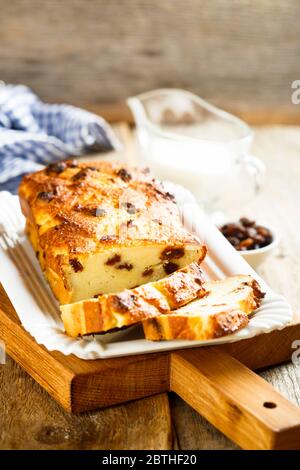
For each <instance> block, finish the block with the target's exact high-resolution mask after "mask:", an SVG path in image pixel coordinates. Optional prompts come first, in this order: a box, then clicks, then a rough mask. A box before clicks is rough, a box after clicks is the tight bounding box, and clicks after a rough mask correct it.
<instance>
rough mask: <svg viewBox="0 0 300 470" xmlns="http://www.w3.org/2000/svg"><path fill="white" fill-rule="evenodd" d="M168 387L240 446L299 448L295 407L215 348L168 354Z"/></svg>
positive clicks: (299, 410)
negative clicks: (169, 361) (169, 359)
mask: <svg viewBox="0 0 300 470" xmlns="http://www.w3.org/2000/svg"><path fill="white" fill-rule="evenodd" d="M170 366H171V370H170V389H171V390H172V391H173V392H175V393H177V394H178V395H179V396H180V397H181V398H182V399H183V400H184V401H186V402H187V403H188V404H189V405H190V406H192V408H194V409H195V410H196V411H198V412H199V413H200V414H201V415H202V416H204V417H205V418H206V419H207V420H208V421H209V422H210V423H212V424H213V425H214V426H216V427H217V428H218V429H219V430H220V431H222V432H223V433H224V434H225V435H226V436H227V437H229V438H230V439H232V440H233V441H235V442H236V443H237V444H239V445H240V446H241V447H242V448H243V449H300V408H299V407H297V406H295V405H293V404H292V403H291V402H289V401H288V400H287V399H285V398H284V397H283V396H282V395H280V394H279V393H278V392H276V390H275V389H274V388H273V387H272V386H271V385H270V384H269V383H268V382H266V381H265V380H263V379H262V378H261V377H260V376H258V375H257V374H255V373H254V372H252V371H251V370H250V369H248V368H247V367H246V366H244V365H243V364H241V363H240V362H239V361H237V360H236V359H234V358H233V357H231V356H230V355H228V354H226V353H224V352H222V351H219V350H217V349H216V348H215V349H213V348H199V349H197V350H196V349H189V350H184V351H182V350H181V351H179V352H174V353H172V354H171V364H170Z"/></svg>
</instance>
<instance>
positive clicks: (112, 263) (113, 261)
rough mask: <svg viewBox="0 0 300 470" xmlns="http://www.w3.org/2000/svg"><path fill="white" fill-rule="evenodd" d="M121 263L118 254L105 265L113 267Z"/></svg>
mask: <svg viewBox="0 0 300 470" xmlns="http://www.w3.org/2000/svg"><path fill="white" fill-rule="evenodd" d="M120 261H121V256H120V255H118V254H117V253H116V254H115V255H113V256H112V257H111V258H108V260H107V261H106V262H105V264H106V265H107V266H113V265H114V264H116V263H119V262H120Z"/></svg>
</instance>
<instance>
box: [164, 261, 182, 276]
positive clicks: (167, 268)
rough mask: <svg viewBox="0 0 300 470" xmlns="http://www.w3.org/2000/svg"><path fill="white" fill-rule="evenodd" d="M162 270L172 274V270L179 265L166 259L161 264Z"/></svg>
mask: <svg viewBox="0 0 300 470" xmlns="http://www.w3.org/2000/svg"><path fill="white" fill-rule="evenodd" d="M163 267H164V270H165V273H166V274H172V273H173V272H174V271H176V270H177V269H178V268H179V266H178V264H176V263H173V262H172V261H166V262H165V263H164V264H163Z"/></svg>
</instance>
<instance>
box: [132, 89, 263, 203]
mask: <svg viewBox="0 0 300 470" xmlns="http://www.w3.org/2000/svg"><path fill="white" fill-rule="evenodd" d="M127 102H128V105H129V107H130V109H131V110H132V112H133V115H134V118H135V122H136V127H137V135H138V141H139V144H140V148H141V152H142V155H143V159H144V163H145V164H147V165H148V166H149V167H150V168H151V169H152V171H153V172H154V174H155V176H157V177H158V178H160V179H163V180H171V181H173V182H175V183H179V184H181V185H183V186H185V187H187V188H188V189H190V190H191V191H192V192H193V194H194V195H195V197H196V198H197V200H198V202H199V203H201V204H203V205H204V206H205V208H206V209H208V210H209V211H212V210H216V209H224V207H222V202H223V201H224V200H226V199H228V195H229V194H230V192H232V193H233V192H240V194H235V195H234V194H232V196H233V198H231V199H232V200H235V198H236V200H239V201H240V202H245V200H246V199H249V198H250V197H251V196H253V195H254V194H255V192H256V191H257V190H258V189H259V188H260V185H261V180H262V175H263V173H264V172H265V166H264V164H263V162H262V161H261V160H259V159H258V158H256V157H254V156H253V155H251V154H250V146H251V143H252V140H253V132H252V130H251V129H250V128H249V126H248V125H247V124H246V123H245V122H243V121H242V120H240V119H238V118H237V117H235V116H233V115H231V114H229V113H227V112H225V111H223V110H221V109H219V108H217V107H215V106H213V105H211V104H209V103H207V102H206V101H205V100H203V99H202V98H199V97H198V96H195V95H194V94H192V93H190V92H188V91H184V90H179V89H160V90H153V91H150V92H148V93H144V94H141V95H139V96H135V97H131V98H129V99H128V100H127ZM237 188H239V189H238V190H237ZM229 199H230V198H229Z"/></svg>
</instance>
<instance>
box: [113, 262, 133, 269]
mask: <svg viewBox="0 0 300 470" xmlns="http://www.w3.org/2000/svg"><path fill="white" fill-rule="evenodd" d="M132 268H133V264H131V263H122V264H119V266H117V269H126V271H131V270H132Z"/></svg>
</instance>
